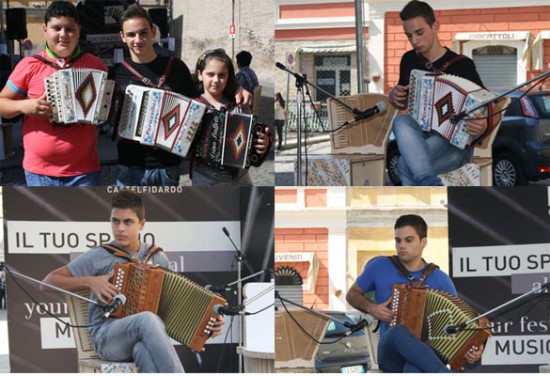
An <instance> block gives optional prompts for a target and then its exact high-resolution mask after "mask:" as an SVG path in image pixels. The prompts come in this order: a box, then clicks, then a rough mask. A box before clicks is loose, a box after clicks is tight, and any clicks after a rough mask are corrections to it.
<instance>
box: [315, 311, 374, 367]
mask: <svg viewBox="0 0 550 376" xmlns="http://www.w3.org/2000/svg"><path fill="white" fill-rule="evenodd" d="M324 313H325V314H328V315H330V316H332V317H334V319H335V320H331V321H330V323H329V325H328V328H327V331H326V333H325V338H324V339H323V343H322V344H321V345H319V350H318V351H317V356H316V358H315V371H316V372H323V373H327V372H328V373H364V372H367V370H368V368H369V366H368V365H369V352H368V347H367V344H368V338H367V335H366V333H365V330H366V329H361V330H358V331H356V332H354V333H352V334H350V335H349V336H346V337H343V338H340V337H342V336H343V335H344V334H345V333H347V332H349V331H350V329H349V328H348V327H347V326H345V325H343V324H342V323H341V322H346V323H349V324H350V325H355V324H357V323H359V322H360V321H361V320H362V319H363V318H364V317H363V316H362V315H361V314H360V313H358V312H347V313H346V312H336V311H330V312H324ZM339 338H340V339H339Z"/></svg>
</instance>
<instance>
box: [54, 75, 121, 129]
mask: <svg viewBox="0 0 550 376" xmlns="http://www.w3.org/2000/svg"><path fill="white" fill-rule="evenodd" d="M44 85H45V87H46V99H47V101H48V102H49V103H50V104H51V105H52V118H51V120H52V121H53V122H55V123H60V124H82V123H87V124H98V123H100V122H102V121H107V120H108V118H109V111H110V109H111V101H112V98H113V92H114V87H115V82H114V81H113V80H108V79H107V72H104V71H102V70H98V69H84V68H82V69H78V68H77V69H72V68H68V69H60V70H58V71H57V72H55V73H54V74H52V75H51V76H49V77H46V78H45V79H44Z"/></svg>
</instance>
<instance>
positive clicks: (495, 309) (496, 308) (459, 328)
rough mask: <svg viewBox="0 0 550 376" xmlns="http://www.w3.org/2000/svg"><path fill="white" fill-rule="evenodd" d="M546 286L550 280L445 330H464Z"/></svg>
mask: <svg viewBox="0 0 550 376" xmlns="http://www.w3.org/2000/svg"><path fill="white" fill-rule="evenodd" d="M545 288H550V282H546V283H545V284H543V285H541V286H540V287H539V288H534V289H532V290H530V291H527V292H526V293H524V294H522V295H520V296H518V297H516V298H514V299H512V300H509V301H507V302H505V303H503V304H501V305H499V306H497V307H495V308H493V309H491V310H489V311H487V312H485V313H482V314H481V315H479V316H477V317H474V318H473V319H470V320H468V321H465V322H463V323H462V324H460V325H456V326H453V325H449V326H447V327H446V328H445V331H446V332H447V328H448V330H449V331H448V332H447V334H454V333H458V332H460V331H461V330H463V329H464V328H465V327H466V326H468V325H470V324H471V323H473V322H476V321H477V320H479V319H481V318H483V317H486V316H489V315H490V314H493V313H495V312H497V311H500V310H501V309H503V308H506V307H508V306H510V305H512V304H514V303H516V302H518V301H520V300H523V299H524V298H526V297H528V296H530V295H532V294H535V293H536V292H539V291H541V290H544V289H545Z"/></svg>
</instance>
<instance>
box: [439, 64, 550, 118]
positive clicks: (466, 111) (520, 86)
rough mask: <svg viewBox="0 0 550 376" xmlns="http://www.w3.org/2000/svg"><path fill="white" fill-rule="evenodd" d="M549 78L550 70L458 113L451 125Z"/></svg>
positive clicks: (453, 116)
mask: <svg viewBox="0 0 550 376" xmlns="http://www.w3.org/2000/svg"><path fill="white" fill-rule="evenodd" d="M549 76H550V70H548V71H546V72H544V73H542V74H539V75H538V76H537V77H535V78H532V79H530V80H528V81H525V82H523V83H521V84H519V85H518V86H516V87H515V88H513V89H510V90H508V91H506V92H504V93H502V94H500V95H497V96H496V97H494V98H491V99H489V100H486V101H485V102H483V103H480V104H479V105H477V106H474V107H473V108H471V109H469V110H465V111H462V112H460V113H458V114H454V115H451V117H450V119H449V120H450V121H451V124H454V125H456V124H458V122H459V121H461V120H462V119H464V118H465V117H466V116H468V115H469V114H471V113H473V112H475V111H477V110H479V109H480V108H481V107H485V106H487V105H488V104H489V103H495V102H497V101H498V100H499V99H500V98H503V97H505V96H507V95H508V94H510V93H512V92H514V91H516V90H519V89H521V88H522V87H524V86H527V85H529V84H530V83H532V82H535V81H538V80H541V81H542V80H544V79H546V78H547V77H549Z"/></svg>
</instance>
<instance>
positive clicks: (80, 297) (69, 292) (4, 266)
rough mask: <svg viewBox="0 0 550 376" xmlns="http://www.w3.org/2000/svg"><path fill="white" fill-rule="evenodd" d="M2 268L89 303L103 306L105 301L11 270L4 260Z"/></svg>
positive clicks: (0, 264)
mask: <svg viewBox="0 0 550 376" xmlns="http://www.w3.org/2000/svg"><path fill="white" fill-rule="evenodd" d="M0 270H5V271H6V272H7V273H8V275H9V276H11V277H12V278H14V277H13V276H14V275H15V276H17V277H21V278H24V279H26V280H28V281H31V282H34V283H36V284H39V285H42V286H46V287H47V288H49V289H51V290H55V291H58V292H61V293H63V294H65V295H70V296H72V297H75V298H77V299H80V300H84V301H86V302H88V303H92V304H95V305H97V306H100V307H103V303H100V302H96V301H95V300H92V299H88V298H86V297H84V296H81V295H78V294H75V293H74V292H72V291H69V290H65V289H62V288H61V287H57V286H54V285H50V284H49V283H46V282H43V281H39V280H38V279H34V278H32V277H29V276H28V275H25V274H21V273H18V272H14V271H12V270H10V268H8V265H6V263H4V262H1V263H0ZM14 279H15V278H14Z"/></svg>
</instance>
